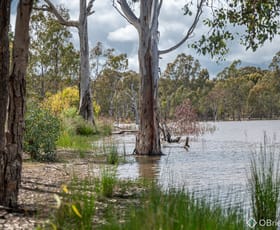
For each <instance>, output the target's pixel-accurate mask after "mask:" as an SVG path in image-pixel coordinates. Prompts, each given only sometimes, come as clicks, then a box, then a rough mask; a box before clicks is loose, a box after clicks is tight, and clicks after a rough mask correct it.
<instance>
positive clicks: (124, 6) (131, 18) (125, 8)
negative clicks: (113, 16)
mask: <svg viewBox="0 0 280 230" xmlns="http://www.w3.org/2000/svg"><path fill="white" fill-rule="evenodd" d="M117 2H118V3H119V5H120V7H121V10H120V9H119V8H118V7H117V6H116V4H115V1H114V0H113V6H114V8H115V9H116V10H117V11H118V12H119V14H120V15H121V16H123V17H124V18H125V19H126V20H127V21H128V22H129V23H130V24H132V25H133V26H134V27H135V28H136V29H137V30H139V29H140V22H139V19H138V18H137V17H136V16H135V14H134V13H133V11H132V10H131V8H130V7H129V5H128V3H127V1H126V0H117Z"/></svg>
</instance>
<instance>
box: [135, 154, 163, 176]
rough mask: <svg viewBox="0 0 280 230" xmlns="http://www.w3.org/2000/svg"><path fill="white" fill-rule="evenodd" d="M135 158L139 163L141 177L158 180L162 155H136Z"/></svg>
mask: <svg viewBox="0 0 280 230" xmlns="http://www.w3.org/2000/svg"><path fill="white" fill-rule="evenodd" d="M135 160H136V162H137V164H138V169H139V177H141V178H143V179H151V180H156V179H157V176H158V174H159V167H158V165H159V161H160V156H154V157H147V156H136V157H135Z"/></svg>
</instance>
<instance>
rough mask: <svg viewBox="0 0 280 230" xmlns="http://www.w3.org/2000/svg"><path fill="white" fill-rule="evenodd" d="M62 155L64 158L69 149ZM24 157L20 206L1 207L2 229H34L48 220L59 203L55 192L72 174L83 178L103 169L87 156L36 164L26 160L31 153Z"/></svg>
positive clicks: (94, 174)
mask: <svg viewBox="0 0 280 230" xmlns="http://www.w3.org/2000/svg"><path fill="white" fill-rule="evenodd" d="M68 153H69V155H73V153H71V152H68ZM60 154H61V155H64V156H63V157H65V155H67V152H60ZM24 158H25V161H24V163H23V170H22V182H21V188H20V191H19V209H18V210H9V209H6V208H4V207H1V206H0V229H1V230H2V229H3V230H10V229H12V230H21V229H26V230H30V229H34V228H35V226H36V225H38V224H40V223H44V222H45V221H46V219H47V216H48V215H49V214H50V212H51V211H52V210H53V208H54V206H55V204H56V201H55V199H54V194H59V193H61V192H62V189H61V187H62V185H63V184H67V182H69V181H70V179H71V177H72V176H73V175H75V176H77V177H78V178H82V177H84V176H86V175H87V176H88V174H89V172H90V173H91V174H92V175H93V176H98V175H99V171H100V166H99V165H98V164H96V163H93V162H89V161H88V159H80V158H76V159H75V158H70V159H67V160H63V161H64V162H62V163H36V162H29V161H28V160H27V159H26V158H28V156H24ZM89 169H90V170H89Z"/></svg>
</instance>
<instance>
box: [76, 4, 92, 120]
mask: <svg viewBox="0 0 280 230" xmlns="http://www.w3.org/2000/svg"><path fill="white" fill-rule="evenodd" d="M87 16H88V15H87V5H86V0H80V17H79V27H78V29H79V38H80V68H81V69H80V106H79V114H80V115H81V116H82V117H83V118H84V119H85V120H87V121H89V122H92V123H93V124H94V117H93V104H92V93H91V87H90V85H91V84H90V70H89V47H88V25H87Z"/></svg>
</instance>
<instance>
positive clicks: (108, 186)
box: [100, 168, 117, 197]
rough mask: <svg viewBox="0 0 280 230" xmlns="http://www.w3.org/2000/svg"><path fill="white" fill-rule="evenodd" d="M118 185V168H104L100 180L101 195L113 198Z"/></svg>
mask: <svg viewBox="0 0 280 230" xmlns="http://www.w3.org/2000/svg"><path fill="white" fill-rule="evenodd" d="M116 184H117V176H116V168H113V169H111V168H103V169H102V171H101V180H100V186H101V194H102V195H103V196H105V197H112V196H113V192H114V188H115V186H116Z"/></svg>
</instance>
